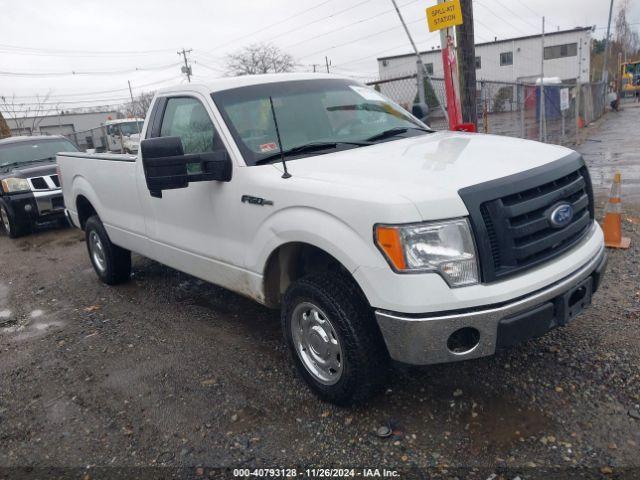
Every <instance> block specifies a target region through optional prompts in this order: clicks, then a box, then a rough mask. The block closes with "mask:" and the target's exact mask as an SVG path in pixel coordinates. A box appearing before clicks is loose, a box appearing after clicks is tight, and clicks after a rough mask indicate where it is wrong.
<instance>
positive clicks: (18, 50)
mask: <svg viewBox="0 0 640 480" xmlns="http://www.w3.org/2000/svg"><path fill="white" fill-rule="evenodd" d="M0 51H2V52H4V53H8V54H12V55H35V56H46V57H97V56H109V57H111V56H124V57H129V56H131V57H133V56H147V55H155V54H160V53H162V54H166V53H169V52H170V50H132V51H104V50H102V51H101V50H61V49H52V48H32V47H23V46H18V45H6V44H0Z"/></svg>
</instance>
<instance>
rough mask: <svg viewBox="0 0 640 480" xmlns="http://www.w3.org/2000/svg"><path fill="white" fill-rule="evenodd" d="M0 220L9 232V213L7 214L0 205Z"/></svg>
mask: <svg viewBox="0 0 640 480" xmlns="http://www.w3.org/2000/svg"><path fill="white" fill-rule="evenodd" d="M0 220H2V225H3V226H4V229H5V231H6V232H7V233H9V232H10V231H11V224H9V215H7V212H6V211H5V209H4V207H0Z"/></svg>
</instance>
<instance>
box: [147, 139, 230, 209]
mask: <svg viewBox="0 0 640 480" xmlns="http://www.w3.org/2000/svg"><path fill="white" fill-rule="evenodd" d="M140 152H141V153H142V166H143V168H144V175H145V178H146V180H147V188H148V189H149V191H150V192H151V196H154V197H162V190H172V189H176V188H186V187H188V186H189V183H191V182H208V181H214V180H217V181H220V182H228V181H230V180H231V159H230V158H229V155H228V154H227V152H226V151H219V152H207V153H192V154H185V153H184V149H183V148H182V140H180V137H157V138H148V139H146V140H142V141H141V142H140ZM189 164H199V165H200V169H199V171H200V172H199V173H192V174H190V173H189V171H188V169H187V165H189Z"/></svg>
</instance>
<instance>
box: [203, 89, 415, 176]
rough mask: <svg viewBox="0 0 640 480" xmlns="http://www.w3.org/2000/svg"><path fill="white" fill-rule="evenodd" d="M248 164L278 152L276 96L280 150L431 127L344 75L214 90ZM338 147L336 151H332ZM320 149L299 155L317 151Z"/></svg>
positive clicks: (390, 137) (406, 133) (411, 133)
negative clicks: (395, 130)
mask: <svg viewBox="0 0 640 480" xmlns="http://www.w3.org/2000/svg"><path fill="white" fill-rule="evenodd" d="M211 96H212V98H213V100H214V102H215V103H216V105H217V106H218V108H219V110H220V112H221V113H222V116H223V117H224V119H225V122H226V123H227V125H228V126H229V129H230V130H231V134H232V135H233V136H234V139H235V141H236V143H237V144H238V147H239V148H240V150H241V151H242V154H243V156H244V158H245V160H246V162H247V164H248V165H255V164H256V163H260V160H261V159H265V158H267V157H271V156H273V154H274V153H276V152H278V150H279V148H278V137H277V134H276V129H275V126H274V122H273V115H272V113H271V105H270V102H269V96H271V97H272V98H273V106H274V110H275V113H276V117H277V121H278V127H279V130H280V137H281V140H282V149H283V150H290V149H295V148H296V147H300V146H303V145H308V144H315V143H324V142H335V143H338V144H340V145H341V148H358V147H359V146H362V145H353V144H349V145H346V144H344V143H342V142H355V143H357V142H361V143H364V142H367V140H370V139H371V138H373V137H376V136H378V135H379V134H381V133H382V132H386V131H388V130H391V129H397V130H398V131H397V133H394V134H393V135H387V136H382V137H380V140H378V141H383V140H384V141H389V140H395V139H398V138H406V137H408V136H414V135H424V134H425V132H424V131H422V130H417V129H425V128H428V127H426V125H424V124H423V123H421V122H420V121H418V120H417V119H416V118H414V117H413V116H411V115H410V114H409V113H408V112H406V111H405V110H404V109H403V108H402V107H400V106H399V105H397V104H396V103H394V102H393V101H391V100H389V99H388V98H386V97H385V96H383V95H381V94H380V93H378V92H377V91H375V90H373V89H370V88H368V87H364V86H362V85H359V84H357V83H355V82H352V81H349V80H342V79H318V80H302V81H300V80H298V81H290V82H279V83H267V84H260V85H251V86H247V87H240V88H234V89H231V90H223V91H220V92H214V93H212V94H211ZM334 151H335V150H334ZM317 154H318V152H317V151H313V152H306V153H302V152H301V153H300V154H299V155H297V156H299V157H303V156H308V155H317Z"/></svg>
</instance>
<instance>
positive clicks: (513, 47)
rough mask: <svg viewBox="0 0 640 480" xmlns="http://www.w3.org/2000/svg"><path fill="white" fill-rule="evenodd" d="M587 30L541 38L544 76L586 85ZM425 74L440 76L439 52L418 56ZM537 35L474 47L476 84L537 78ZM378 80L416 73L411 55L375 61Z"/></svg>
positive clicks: (539, 49)
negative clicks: (423, 66) (481, 81)
mask: <svg viewBox="0 0 640 480" xmlns="http://www.w3.org/2000/svg"><path fill="white" fill-rule="evenodd" d="M591 31H592V28H591V27H578V28H575V29H573V30H563V31H556V32H550V33H548V34H545V38H544V44H545V48H544V76H545V77H558V78H560V79H562V81H563V83H576V82H577V83H586V82H588V81H589V72H590V57H591V56H590V46H591ZM420 56H421V57H422V61H423V63H424V64H425V66H426V68H427V71H428V72H429V74H431V75H432V76H434V77H436V78H442V77H443V76H444V72H443V68H442V54H441V51H440V49H437V50H436V49H434V50H430V51H426V52H421V53H420ZM541 64H542V38H541V35H530V36H526V37H518V38H510V39H506V40H496V41H494V42H487V43H478V44H476V77H477V79H478V80H486V81H495V82H505V83H520V82H524V83H529V82H535V80H536V79H537V78H539V77H540V74H541ZM378 72H379V75H380V79H389V78H396V77H402V76H405V75H411V74H414V73H415V72H416V57H415V55H414V54H412V53H411V54H405V55H394V56H390V57H380V58H378Z"/></svg>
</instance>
